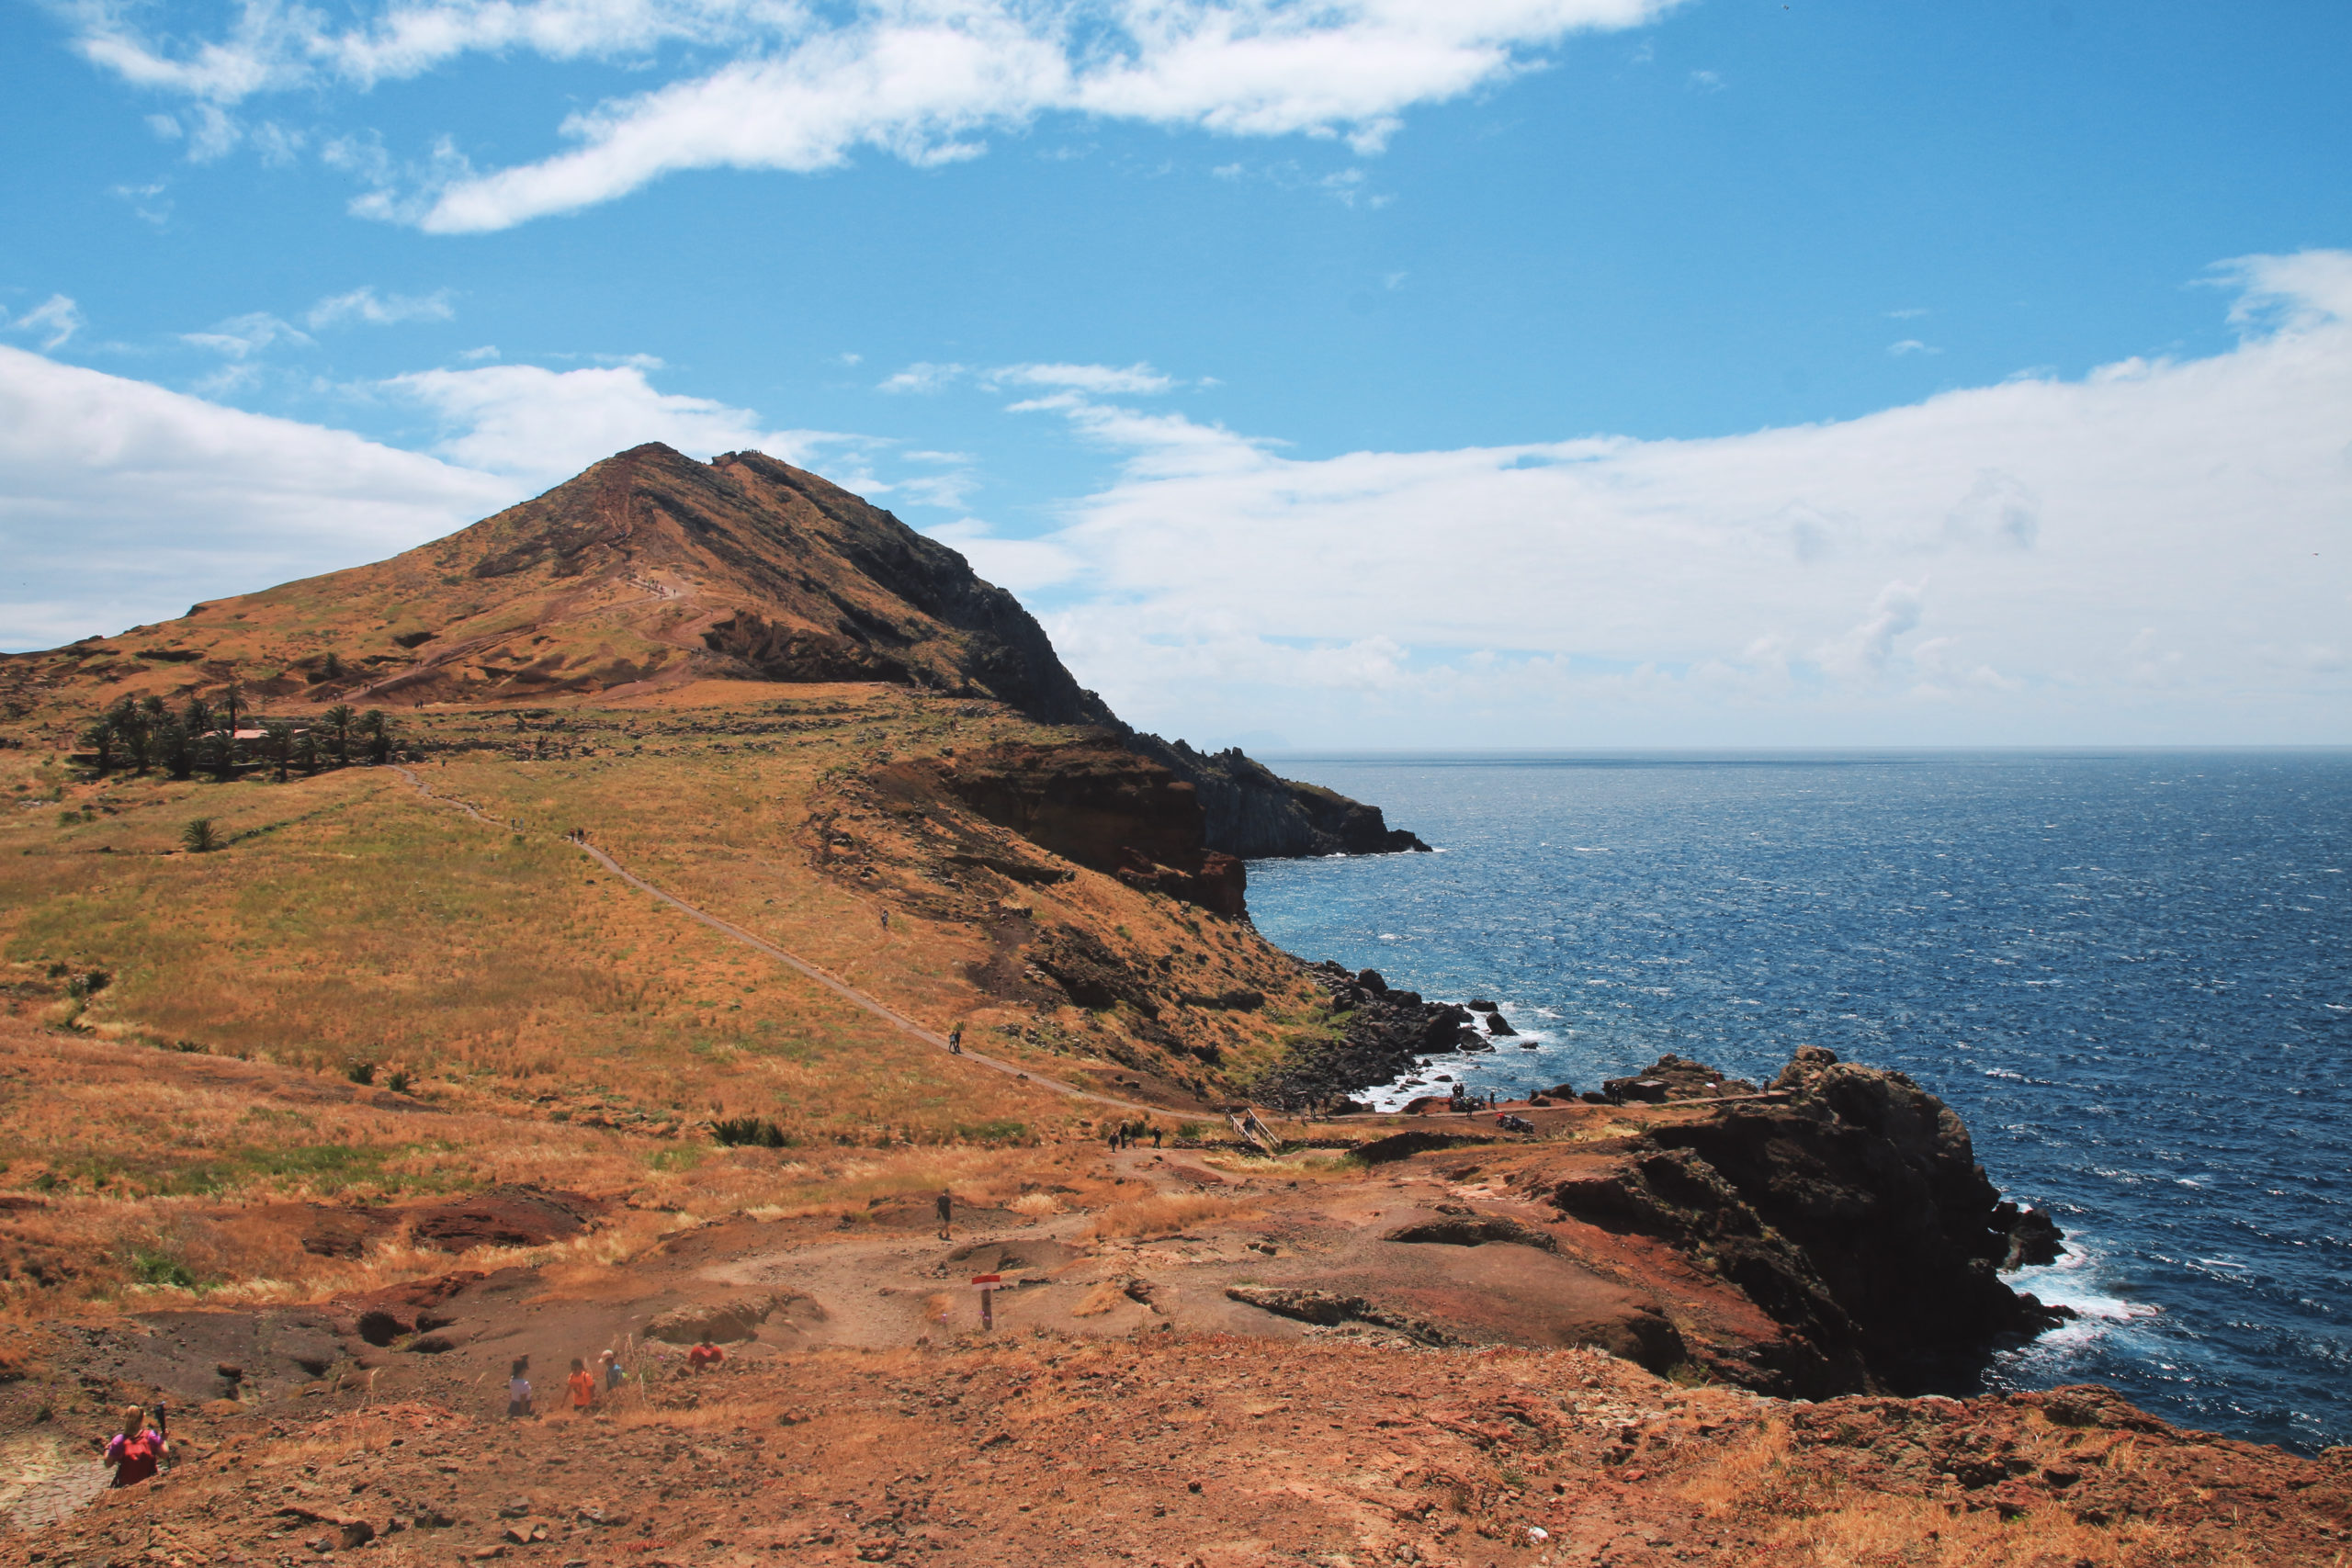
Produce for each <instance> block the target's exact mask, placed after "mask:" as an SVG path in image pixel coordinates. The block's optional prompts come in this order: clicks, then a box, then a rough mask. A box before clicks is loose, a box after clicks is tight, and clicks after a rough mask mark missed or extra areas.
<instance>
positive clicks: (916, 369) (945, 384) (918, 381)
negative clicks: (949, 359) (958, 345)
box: [875, 360, 964, 396]
mask: <svg viewBox="0 0 2352 1568" xmlns="http://www.w3.org/2000/svg"><path fill="white" fill-rule="evenodd" d="M963 375H964V367H963V366H961V365H933V364H932V363H931V362H930V361H929V360H918V361H917V362H916V363H914V364H912V365H910V366H908V367H906V368H905V369H904V370H901V371H899V373H898V374H897V375H895V376H892V377H890V378H888V379H887V380H884V381H882V382H880V383H878V384H877V385H876V387H875V390H876V391H877V392H914V393H918V394H922V395H924V396H928V395H930V394H931V393H933V392H944V391H945V390H946V389H948V388H949V387H950V386H952V385H953V384H954V383H955V382H956V381H958V380H960V379H962V378H963Z"/></svg>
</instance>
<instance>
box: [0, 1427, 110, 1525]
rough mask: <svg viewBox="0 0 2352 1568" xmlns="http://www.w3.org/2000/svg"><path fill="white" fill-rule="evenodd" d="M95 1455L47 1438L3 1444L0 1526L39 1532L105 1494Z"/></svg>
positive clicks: (40, 1435) (0, 1453)
mask: <svg viewBox="0 0 2352 1568" xmlns="http://www.w3.org/2000/svg"><path fill="white" fill-rule="evenodd" d="M106 1487H107V1472H106V1471H105V1470H104V1469H102V1468H101V1467H100V1466H99V1465H98V1464H97V1463H96V1456H95V1454H93V1453H87V1452H80V1451H76V1450H73V1449H71V1448H69V1447H68V1446H67V1445H66V1444H65V1443H63V1442H62V1441H61V1440H59V1439H58V1438H54V1437H51V1436H49V1435H47V1434H43V1433H34V1434H30V1435H19V1436H13V1437H8V1438H0V1520H6V1521H7V1522H8V1523H10V1524H13V1525H14V1526H16V1528H17V1529H20V1530H36V1529H40V1528H41V1527H42V1526H43V1525H46V1524H51V1523H54V1522H55V1521H57V1520H59V1519H62V1518H63V1517H66V1516H67V1515H68V1514H71V1513H72V1512H74V1509H76V1508H78V1507H80V1506H82V1505H83V1504H85V1503H86V1502H88V1501H89V1500H90V1499H91V1498H93V1497H95V1496H96V1495H98V1494H99V1493H101V1492H103V1491H105V1490H106Z"/></svg>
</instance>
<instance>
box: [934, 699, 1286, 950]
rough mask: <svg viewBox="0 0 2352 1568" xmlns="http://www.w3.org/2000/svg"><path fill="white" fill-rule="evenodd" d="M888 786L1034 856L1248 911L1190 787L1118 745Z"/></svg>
mask: <svg viewBox="0 0 2352 1568" xmlns="http://www.w3.org/2000/svg"><path fill="white" fill-rule="evenodd" d="M889 773H890V782H891V783H893V784H898V785H899V786H900V792H901V793H902V794H904V793H907V792H908V791H909V789H910V788H911V789H916V790H922V791H925V792H927V793H930V794H931V795H933V796H934V797H935V798H946V799H952V800H955V801H956V802H959V803H960V804H962V805H963V806H964V807H967V808H968V809H970V810H971V811H972V812H973V813H974V814H975V815H977V816H978V817H979V818H982V819H983V820H986V821H989V822H992V823H994V824H996V825H997V826H998V827H1001V828H1008V829H1012V831H1013V832H1016V833H1018V834H1020V835H1021V836H1022V837H1023V838H1024V839H1026V840H1029V841H1030V842H1031V843H1033V844H1035V845H1037V846H1038V847H1039V848H1041V849H1044V850H1046V851H1049V852H1052V853H1054V854H1057V855H1060V856H1062V857H1063V858H1065V859H1067V860H1071V861H1075V862H1077V863H1079V864H1080V865H1083V866H1088V867H1091V868H1092V869H1093V870H1096V871H1101V872H1105V873H1108V874H1112V875H1114V876H1116V877H1118V878H1119V880H1120V881H1122V882H1125V883H1126V884H1127V885H1128V886H1131V887H1136V888H1141V889H1144V890H1146V891H1149V892H1159V893H1165V894H1167V895H1169V896H1170V897H1174V898H1179V899H1182V901H1184V902H1186V903H1188V904H1196V905H1198V906H1200V907H1201V908H1204V909H1208V910H1211V911H1213V912H1214V913H1216V914H1220V915H1227V916H1232V917H1238V916H1240V915H1241V914H1242V913H1243V912H1244V910H1245V908H1246V906H1245V905H1244V902H1243V894H1244V890H1245V887H1246V881H1247V878H1246V874H1245V872H1244V871H1243V868H1242V864H1241V862H1240V861H1239V860H1238V859H1237V858H1235V857H1234V856H1232V855H1229V854H1222V853H1219V852H1216V851H1215V850H1212V849H1210V848H1208V847H1207V845H1206V844H1205V842H1204V831H1203V826H1202V820H1201V806H1200V799H1199V797H1198V796H1197V795H1195V794H1194V793H1193V786H1192V785H1191V784H1186V783H1185V782H1184V781H1182V779H1179V778H1177V777H1176V776H1175V775H1174V774H1172V773H1169V772H1168V771H1167V770H1166V769H1165V768H1161V767H1158V766H1155V765H1154V764H1153V763H1152V762H1150V761H1148V760H1147V759H1145V758H1142V757H1139V756H1137V755H1136V754H1135V753H1134V752H1132V751H1129V750H1126V749H1125V748H1124V747H1122V746H1120V745H1119V744H1117V742H1116V741H1114V740H1113V739H1111V738H1110V737H1109V736H1106V735H1102V734H1099V733H1097V734H1088V735H1081V736H1079V737H1077V738H1076V739H1071V740H1070V741H1069V742H1067V743H1064V744H1058V745H1030V744H1016V745H1007V746H999V747H993V748H989V749H988V750H981V751H973V752H967V753H964V754H962V755H959V756H954V757H943V758H940V759H937V760H934V761H923V762H910V763H905V764H894V765H893V766H892V768H891V769H890V770H889Z"/></svg>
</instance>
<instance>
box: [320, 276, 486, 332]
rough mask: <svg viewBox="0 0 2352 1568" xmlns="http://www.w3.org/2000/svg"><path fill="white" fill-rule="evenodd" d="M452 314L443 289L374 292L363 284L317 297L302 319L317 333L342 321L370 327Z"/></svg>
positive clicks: (437, 318) (435, 319)
mask: <svg viewBox="0 0 2352 1568" xmlns="http://www.w3.org/2000/svg"><path fill="white" fill-rule="evenodd" d="M456 313H457V312H456V310H454V309H453V308H452V307H451V306H450V304H449V291H448V290H447V289H446V288H443V289H437V290H435V292H433V293H431V294H422V295H409V294H378V293H377V292H376V290H375V289H374V288H371V287H368V286H367V285H364V284H363V285H362V286H360V287H359V288H355V289H353V290H352V291H351V292H350V293H348V294H336V295H332V296H330V297H329V298H327V299H322V300H320V301H319V302H318V303H317V304H315V305H313V306H311V310H310V313H309V314H308V315H306V316H304V317H303V318H302V320H303V321H304V322H305V324H307V325H308V326H309V327H310V329H311V331H312V332H317V331H319V330H320V329H322V328H324V327H333V326H340V325H341V324H343V323H344V322H345V321H363V322H365V323H367V324H368V325H369V326H372V327H388V326H392V325H395V324H397V323H399V322H401V321H447V320H448V319H449V318H450V317H451V316H453V315H455V314H456Z"/></svg>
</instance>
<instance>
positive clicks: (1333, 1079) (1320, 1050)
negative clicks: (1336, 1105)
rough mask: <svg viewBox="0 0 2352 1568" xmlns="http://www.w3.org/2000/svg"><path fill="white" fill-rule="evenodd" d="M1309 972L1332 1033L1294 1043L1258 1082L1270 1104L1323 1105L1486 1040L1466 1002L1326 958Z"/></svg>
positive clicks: (1283, 1106)
mask: <svg viewBox="0 0 2352 1568" xmlns="http://www.w3.org/2000/svg"><path fill="white" fill-rule="evenodd" d="M1307 974H1308V976H1310V977H1311V978H1313V979H1315V980H1317V981H1318V982H1320V983H1321V984H1322V985H1323V986H1324V987H1325V988H1326V989H1328V990H1329V992H1330V994H1331V1012H1332V1015H1333V1022H1334V1024H1335V1025H1336V1032H1335V1033H1334V1034H1333V1035H1331V1036H1330V1037H1329V1038H1328V1039H1325V1040H1323V1041H1320V1042H1316V1043H1301V1044H1299V1045H1297V1046H1295V1048H1294V1049H1293V1050H1292V1052H1291V1054H1290V1056H1289V1057H1288V1059H1287V1060H1285V1061H1284V1063H1283V1066H1282V1068H1281V1069H1280V1071H1279V1072H1277V1073H1276V1074H1275V1075H1273V1076H1272V1077H1268V1078H1266V1079H1264V1080H1261V1082H1260V1083H1259V1084H1258V1085H1257V1086H1256V1090H1255V1092H1256V1094H1257V1097H1258V1099H1260V1100H1262V1101H1264V1102H1265V1103H1266V1104H1268V1105H1272V1106H1275V1107H1278V1108H1281V1109H1283V1110H1290V1109H1295V1108H1300V1107H1305V1106H1310V1105H1327V1104H1329V1103H1331V1102H1333V1101H1335V1100H1343V1099H1345V1098H1346V1097H1347V1096H1349V1095H1351V1094H1353V1093H1355V1092H1356V1091H1357V1090H1358V1089H1366V1088H1369V1087H1370V1086H1372V1085H1374V1084H1376V1083H1386V1082H1387V1081H1389V1080H1390V1079H1391V1078H1396V1077H1402V1076H1403V1075H1405V1074H1406V1073H1408V1072H1410V1071H1411V1070H1412V1069H1413V1068H1414V1066H1417V1065H1418V1063H1419V1058H1420V1057H1423V1056H1429V1055H1441V1054H1443V1053H1445V1052H1449V1051H1458V1050H1462V1049H1464V1047H1465V1046H1470V1047H1478V1046H1483V1045H1484V1044H1485V1043H1486V1041H1485V1035H1484V1034H1483V1032H1481V1031H1480V1030H1479V1028H1478V1026H1477V1022H1476V1019H1475V1018H1474V1017H1473V1015H1472V1014H1471V1012H1470V1010H1469V1009H1467V1008H1464V1007H1457V1006H1454V1005H1453V1004H1452V1003H1448V1002H1430V1001H1423V1000H1422V999H1421V996H1420V993H1419V992H1418V991H1403V990H1395V989H1392V988H1391V987H1389V985H1388V982H1387V981H1386V980H1385V979H1383V978H1382V977H1381V974H1380V971H1379V970H1377V969H1365V970H1361V971H1358V972H1356V973H1352V974H1351V973H1350V972H1349V971H1348V970H1347V969H1345V968H1343V967H1341V966H1340V964H1333V963H1330V962H1329V961H1326V962H1324V963H1321V964H1310V965H1309V966H1308V968H1307Z"/></svg>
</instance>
